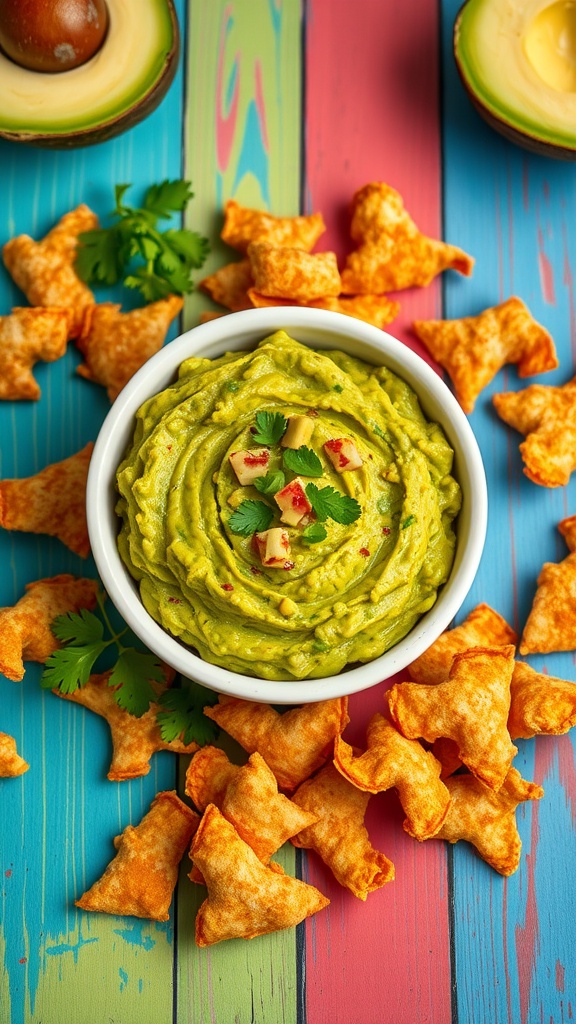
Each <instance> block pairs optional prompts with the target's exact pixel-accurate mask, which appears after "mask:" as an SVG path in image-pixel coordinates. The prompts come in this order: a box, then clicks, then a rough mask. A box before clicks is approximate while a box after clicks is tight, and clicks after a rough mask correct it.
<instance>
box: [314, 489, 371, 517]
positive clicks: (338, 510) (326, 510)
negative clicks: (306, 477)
mask: <svg viewBox="0 0 576 1024" xmlns="http://www.w3.org/2000/svg"><path fill="white" fill-rule="evenodd" d="M306 497H307V498H308V501H309V502H310V504H311V505H312V508H313V509H314V512H315V513H316V516H317V518H318V519H319V520H320V521H321V522H324V521H325V520H326V519H333V520H334V522H335V523H342V524H343V525H344V526H348V525H349V524H350V523H354V522H356V520H357V519H359V518H360V515H361V514H362V509H361V507H360V505H359V503H358V502H357V501H356V498H349V497H348V495H347V494H340V492H339V491H337V490H336V489H335V488H334V487H317V486H316V484H307V485H306Z"/></svg>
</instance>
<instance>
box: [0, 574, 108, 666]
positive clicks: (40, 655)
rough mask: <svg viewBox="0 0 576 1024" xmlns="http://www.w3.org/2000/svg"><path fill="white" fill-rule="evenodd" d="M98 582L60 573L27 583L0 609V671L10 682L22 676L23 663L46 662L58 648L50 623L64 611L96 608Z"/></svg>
mask: <svg viewBox="0 0 576 1024" xmlns="http://www.w3.org/2000/svg"><path fill="white" fill-rule="evenodd" d="M97 592H98V583H97V582H96V580H86V579H79V578H77V577H76V576H70V575H69V574H67V573H63V574H62V575H60V576H52V577H50V578H49V579H45V580H36V582H35V583H28V584H27V586H26V593H25V594H24V597H21V598H20V600H19V601H18V602H17V603H16V604H15V605H14V606H13V607H12V608H0V672H1V673H2V674H3V675H5V676H6V677H7V678H8V679H13V680H14V682H20V680H21V679H23V678H24V662H25V661H39V662H41V663H43V662H45V661H46V658H48V657H49V656H50V655H51V654H53V653H54V651H55V650H57V649H58V647H60V644H59V643H58V640H57V639H56V637H55V636H54V634H53V632H52V630H51V629H50V626H51V623H52V622H54V619H56V618H58V616H59V615H65V614H66V612H79V611H80V609H81V608H88V610H91V609H92V608H95V607H96V594H97Z"/></svg>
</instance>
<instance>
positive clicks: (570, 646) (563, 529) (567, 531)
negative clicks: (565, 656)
mask: <svg viewBox="0 0 576 1024" xmlns="http://www.w3.org/2000/svg"><path fill="white" fill-rule="evenodd" d="M558 529H559V530H560V533H561V534H562V536H563V537H564V538H565V540H566V543H567V545H568V548H569V551H570V554H569V555H568V556H567V558H565V559H564V560H563V561H562V562H558V563H557V562H544V565H543V566H542V569H541V570H540V575H539V576H538V589H537V591H536V594H535V596H534V601H533V603H532V609H531V611H530V614H529V616H528V619H527V620H526V625H525V626H524V632H523V634H522V639H521V641H520V654H548V653H550V651H574V650H576V516H569V517H568V518H567V519H563V520H562V521H561V522H560V523H558Z"/></svg>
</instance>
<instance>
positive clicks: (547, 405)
mask: <svg viewBox="0 0 576 1024" xmlns="http://www.w3.org/2000/svg"><path fill="white" fill-rule="evenodd" d="M492 401H493V402H494V406H495V408H496V412H497V413H498V415H499V416H500V418H501V419H503V420H504V422H505V423H507V424H508V425H509V426H510V427H513V428H514V430H517V431H519V433H520V434H524V435H525V436H526V440H525V441H523V442H522V444H521V445H520V454H521V455H522V459H523V460H524V473H525V474H526V476H527V477H528V478H529V479H530V480H532V481H533V482H534V483H535V484H540V485H541V486H542V487H563V486H564V485H565V484H567V483H568V481H569V479H570V474H571V473H572V472H573V471H574V470H575V469H576V377H573V378H572V380H570V381H568V383H567V384H564V385H563V386H562V387H559V388H555V387H550V386H546V385H544V384H530V386H529V387H527V388H523V389H522V390H521V391H506V392H503V393H502V394H499V395H494V397H493V399H492Z"/></svg>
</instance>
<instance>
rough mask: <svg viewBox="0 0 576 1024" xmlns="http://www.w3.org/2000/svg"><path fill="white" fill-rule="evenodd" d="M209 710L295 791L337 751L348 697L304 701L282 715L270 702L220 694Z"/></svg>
mask: <svg viewBox="0 0 576 1024" xmlns="http://www.w3.org/2000/svg"><path fill="white" fill-rule="evenodd" d="M218 700H219V703H218V704H216V705H215V706H214V707H206V708H204V714H205V715H207V716H208V718H211V719H212V720H213V721H214V722H216V723H217V725H219V726H220V728H221V729H224V731H225V732H227V733H229V735H230V736H232V737H233V738H234V739H235V740H236V741H237V742H238V743H239V744H240V746H242V747H244V750H247V751H248V753H249V754H254V753H255V752H256V751H258V753H259V754H261V755H262V757H263V758H264V760H265V761H266V764H267V765H268V767H269V768H270V769H271V770H272V772H273V773H274V775H275V777H276V781H277V782H278V785H279V786H280V788H281V789H288V790H291V789H296V786H299V785H300V783H301V782H304V779H307V778H309V777H310V775H312V774H313V772H315V771H316V770H317V769H318V768H321V767H322V765H323V764H324V763H325V762H326V761H327V759H328V757H330V756H331V754H332V746H333V742H334V737H335V736H337V735H339V734H340V733H341V732H342V731H343V729H344V727H345V726H346V724H347V723H348V721H349V718H348V712H347V708H348V701H347V698H346V697H337V698H335V699H334V700H324V701H319V702H318V703H316V704H305V705H304V707H301V708H293V709H292V710H291V711H285V712H284V714H280V713H279V712H278V711H275V710H274V708H272V707H270V705H269V704H256V703H253V702H252V701H248V700H239V699H237V698H235V697H222V696H220V697H219V698H218Z"/></svg>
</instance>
